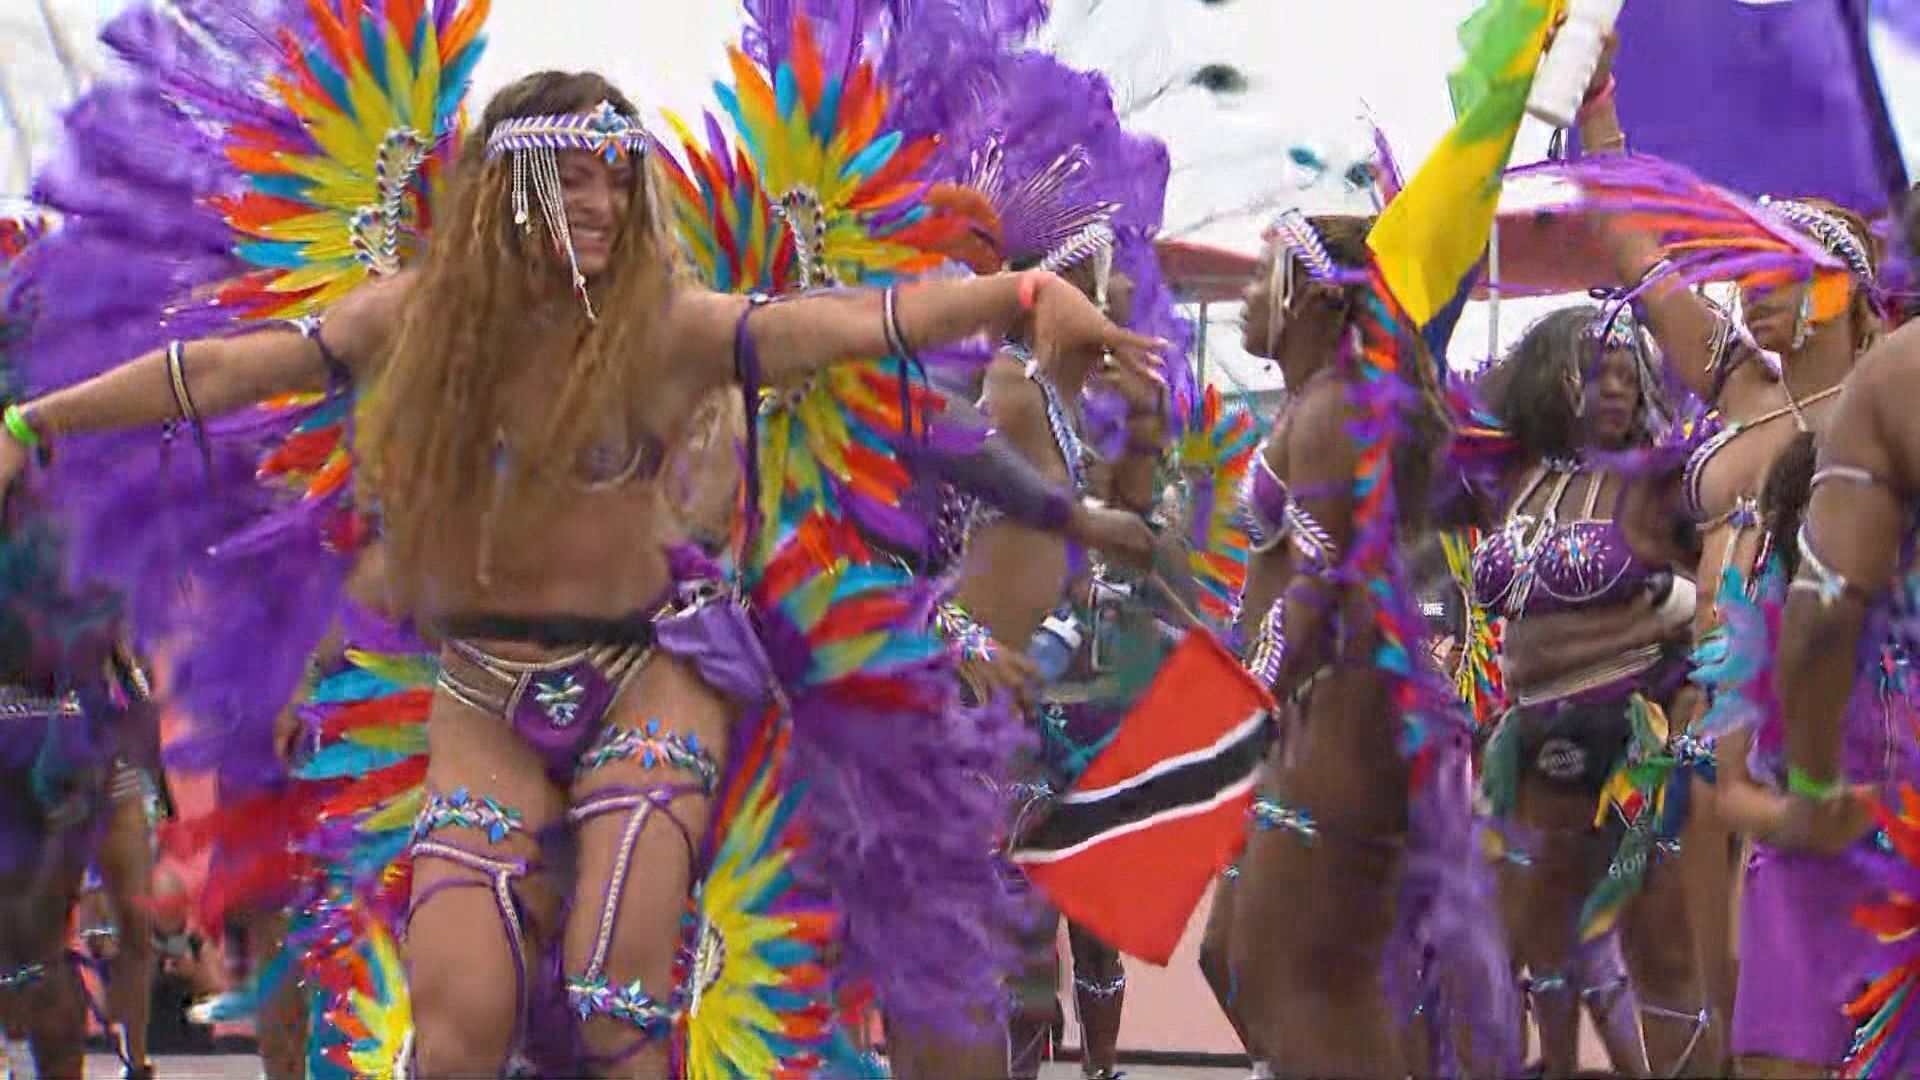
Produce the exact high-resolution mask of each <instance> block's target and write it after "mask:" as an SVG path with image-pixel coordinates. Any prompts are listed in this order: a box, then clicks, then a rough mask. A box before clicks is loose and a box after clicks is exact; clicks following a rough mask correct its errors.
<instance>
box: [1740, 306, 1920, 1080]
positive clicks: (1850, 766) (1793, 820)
mask: <svg viewBox="0 0 1920 1080" xmlns="http://www.w3.org/2000/svg"><path fill="white" fill-rule="evenodd" d="M1916 346H1920V330H1916V328H1915V327H1913V326H1911V325H1909V326H1905V327H1902V328H1901V329H1900V330H1898V331H1896V332H1895V333H1894V334H1892V335H1891V336H1889V337H1888V338H1887V339H1886V340H1885V341H1884V342H1882V343H1881V344H1880V345H1879V346H1877V347H1876V348H1875V349H1874V350H1873V351H1872V352H1871V353H1869V354H1868V356H1867V358H1866V359H1865V360H1864V361H1863V362H1862V363H1861V365H1860V367H1859V370H1858V371H1856V372H1855V373H1854V374H1853V375H1852V377H1851V378H1850V379H1849V381H1848V386H1847V389H1846V391H1845V392H1844V393H1843V394H1842V395H1841V398H1840V405H1839V408H1838V410H1837V411H1836V412H1835V413H1834V415H1833V417H1832V422H1831V423H1830V424H1829V425H1828V427H1827V430H1826V433H1825V434H1824V435H1823V437H1822V438H1821V440H1820V445H1819V453H1818V458H1817V467H1816V468H1815V469H1814V470H1813V474H1812V477H1811V480H1810V483H1811V485H1812V497H1811V501H1810V503H1809V504H1808V508H1807V514H1806V520H1805V523H1804V524H1802V525H1801V526H1800V528H1799V529H1798V532H1797V535H1796V536H1795V537H1794V538H1793V540H1792V541H1791V543H1792V544H1793V547H1794V549H1795V550H1797V552H1798V569H1797V570H1796V571H1795V572H1794V574H1793V576H1792V579H1791V582H1790V584H1788V585H1787V586H1786V587H1787V589H1788V592H1787V595H1786V600H1785V612H1784V615H1783V616H1782V617H1781V623H1780V631H1779V633H1780V646H1779V655H1778V664H1777V667H1775V668H1774V669H1773V670H1772V671H1767V670H1766V668H1765V664H1764V660H1765V657H1764V653H1763V654H1762V655H1761V656H1759V657H1755V658H1754V659H1756V660H1759V661H1760V668H1761V670H1760V672H1759V673H1757V674H1756V675H1755V683H1756V688H1757V689H1759V690H1763V691H1764V690H1767V689H1775V688H1777V693H1778V704H1779V710H1780V713H1781V717H1780V720H1781V721H1782V722H1783V731H1782V730H1781V729H1775V730H1774V731H1772V732H1769V731H1767V730H1766V728H1764V727H1763V728H1762V729H1761V731H1760V732H1757V733H1756V734H1755V735H1754V740H1753V741H1754V746H1755V752H1754V758H1755V772H1756V774H1757V775H1760V776H1766V777H1770V778H1779V779H1780V783H1781V788H1780V789H1777V790H1784V794H1785V797H1786V800H1787V805H1786V809H1785V812H1784V814H1783V815H1782V817H1783V819H1784V821H1783V831H1788V832H1790V833H1794V834H1798V835H1800V836H1801V837H1804V838H1808V839H1810V840H1811V843H1810V845H1808V846H1811V847H1813V848H1814V850H1815V852H1816V853H1814V854H1794V855H1779V856H1776V857H1775V858H1774V859H1773V860H1772V863H1773V870H1774V875H1775V877H1776V879H1777V883H1776V886H1775V888H1774V889H1772V890H1770V892H1771V895H1770V896H1768V897H1766V898H1764V899H1762V900H1759V901H1756V898H1754V897H1753V896H1752V895H1751V894H1750V895H1749V897H1748V901H1747V902H1748V903H1749V905H1753V904H1755V903H1756V902H1760V903H1764V905H1765V907H1764V909H1763V911H1764V913H1765V914H1766V915H1767V916H1768V917H1769V921H1770V922H1773V923H1775V924H1776V925H1777V926H1778V927H1779V929H1778V930H1775V931H1772V932H1771V933H1769V934H1768V939H1769V940H1774V941H1780V940H1784V939H1785V938H1789V937H1792V938H1797V939H1800V940H1798V941H1796V942H1795V943H1794V944H1795V945H1796V947H1794V948H1792V949H1790V950H1789V951H1788V953H1787V955H1786V956H1785V957H1783V958H1782V960H1783V961H1784V962H1787V963H1794V964H1808V963H1811V962H1813V961H1814V960H1815V959H1816V958H1817V959H1818V961H1819V962H1820V966H1819V967H1817V968H1807V967H1796V969H1795V970H1796V974H1795V975H1792V976H1776V977H1777V978H1779V977H1792V978H1800V979H1803V980H1817V981H1812V982H1811V985H1806V984H1805V983H1803V984H1802V989H1803V991H1811V995H1810V997H1803V996H1801V995H1798V994H1796V995H1791V996H1789V995H1787V994H1785V993H1779V994H1778V996H1772V995H1767V994H1757V995H1756V997H1757V1000H1756V1002H1755V1007H1756V1009H1757V1010H1759V1011H1757V1012H1756V1020H1758V1019H1760V1018H1761V1017H1762V1016H1764V1017H1765V1018H1766V1019H1768V1020H1771V1021H1772V1024H1771V1025H1770V1026H1769V1030H1767V1031H1765V1032H1762V1031H1755V1032H1754V1036H1755V1038H1754V1039H1753V1040H1752V1042H1751V1043H1749V1044H1748V1051H1749V1052H1750V1053H1764V1054H1766V1055H1768V1056H1769V1057H1772V1058H1774V1059H1775V1060H1774V1061H1772V1062H1769V1063H1766V1064H1767V1066H1768V1068H1769V1070H1770V1071H1768V1072H1766V1073H1764V1074H1760V1073H1756V1075H1788V1074H1790V1073H1798V1074H1799V1075H1805V1074H1806V1072H1807V1071H1808V1067H1809V1066H1812V1067H1816V1068H1817V1069H1818V1070H1819V1071H1821V1072H1825V1073H1828V1074H1838V1075H1846V1076H1905V1075H1910V1074H1911V1073H1912V1071H1913V1069H1914V1068H1915V1066H1916V1064H1920V1058H1917V1057H1916V1053H1915V1048H1916V1046H1917V1045H1920V1044H1917V1043H1916V1041H1915V1039H1914V1021H1913V1012H1912V1008H1911V1006H1910V1004H1909V1002H1910V1000H1911V995H1912V992H1913V990H1914V988H1915V978H1916V973H1917V972H1920V965H1916V963H1915V961H1914V959H1913V952H1912V947H1911V942H1912V940H1913V938H1912V932H1913V926H1914V920H1913V917H1912V901H1911V899H1910V898H1911V897H1912V896H1913V895H1914V893H1915V880H1916V879H1915V866H1916V865H1920V848H1916V846H1915V844H1914V838H1915V836H1916V835H1917V834H1916V831H1915V827H1914V823H1915V806H1916V802H1915V793H1914V783H1915V780H1914V776H1913V770H1914V766H1913V762H1914V747H1913V743H1912V740H1913V738H1914V727H1913V718H1914V705H1913V702H1914V700H1915V699H1914V696H1913V687H1912V685H1911V680H1912V669H1911V665H1910V662H1909V660H1908V657H1909V656H1910V655H1911V653H1912V649H1913V647H1914V639H1913V626H1914V623H1913V613H1914V610H1915V600H1916V592H1915V582H1914V580H1913V577H1912V572H1913V552H1914V520H1915V518H1914V507H1915V505H1916V492H1917V491H1920V488H1916V487H1915V482H1914V479H1913V478H1914V477H1915V476H1920V444H1916V442H1915V438H1914V433H1915V429H1914V427H1913V425H1912V423H1911V418H1910V417H1909V416H1907V415H1903V410H1905V409H1907V408H1909V404H1908V403H1910V402H1911V401H1912V400H1913V399H1912V394H1913V392H1914V389H1915V387H1916V386H1920V348H1916ZM1782 541H1783V543H1784V542H1786V540H1785V538H1782ZM1776 558H1778V556H1776ZM1777 590H1778V585H1777V583H1776V585H1775V590H1774V595H1775V597H1777V595H1778V592H1777ZM1762 595H1763V596H1764V595H1766V594H1765V593H1764V592H1763V594H1762ZM1738 629H1739V627H1738V624H1736V637H1735V641H1736V642H1738V641H1739V640H1740V638H1739V635H1738V633H1737V630H1738ZM1755 632H1764V627H1756V628H1755ZM1769 719H1770V718H1769ZM1782 734H1783V735H1784V738H1782V737H1781V735H1782ZM1769 763H1770V764H1771V765H1772V766H1773V767H1772V769H1768V768H1767V767H1766V766H1767V765H1768V764H1769ZM1782 766H1784V769H1782ZM1890 777H1892V778H1897V779H1898V780H1899V782H1900V783H1899V789H1898V791H1897V792H1894V791H1888V792H1887V793H1886V798H1887V804H1888V809H1887V810H1885V811H1883V812H1882V814H1881V821H1882V823H1883V824H1884V826H1885V832H1886V836H1885V838H1884V839H1876V840H1874V841H1863V842H1858V843H1855V844H1853V845H1852V846H1851V848H1850V849H1849V841H1850V840H1853V839H1854V838H1855V837H1857V836H1858V834H1859V829H1858V825H1859V822H1858V815H1857V806H1856V805H1855V804H1856V797H1857V794H1856V789H1855V788H1854V787H1853V786H1852V785H1854V784H1859V783H1864V784H1870V785H1871V784H1881V783H1885V782H1887V781H1888V780H1889V778H1890ZM1863 879H1864V880H1863ZM1869 883H1870V884H1872V885H1874V886H1877V888H1874V889H1872V890H1870V892H1873V893H1879V894H1880V895H1875V896H1871V897H1870V902H1869V903H1866V904H1863V905H1861V906H1860V907H1859V908H1858V909H1857V910H1855V911H1854V912H1853V913H1852V919H1851V921H1852V922H1853V923H1854V924H1855V925H1852V926H1849V925H1847V924H1848V922H1849V921H1850V920H1849V915H1848V913H1847V912H1846V911H1845V909H1844V905H1845V904H1846V903H1848V901H1849V900H1850V899H1857V898H1858V895H1859V892H1860V890H1861V888H1862V886H1863V885H1864V884H1869ZM1750 888H1751V885H1750ZM1759 914H1760V913H1759V912H1756V917H1758V915H1759ZM1743 922H1744V919H1743ZM1869 934H1877V935H1878V936H1879V938H1880V940H1881V942H1882V943H1884V947H1883V948H1880V949H1869V950H1866V951H1864V952H1863V951H1862V948H1861V946H1862V945H1864V944H1867V943H1869V942H1870V941H1871V938H1869V937H1868V935H1869ZM1802 944H1804V952H1803V951H1802V948H1800V947H1797V946H1800V945H1802ZM1759 959H1760V958H1758V957H1756V958H1755V959H1754V960H1747V961H1745V962H1744V963H1743V965H1742V968H1743V970H1742V976H1743V977H1742V985H1741V994H1742V997H1741V999H1740V1002H1739V1005H1738V1007H1739V1008H1740V1009H1741V1010H1742V1011H1745V1009H1746V1008H1747V1003H1746V998H1745V994H1746V993H1747V990H1748V987H1747V985H1746V980H1745V977H1744V976H1745V974H1746V972H1745V970H1744V969H1745V966H1746V964H1747V963H1754V962H1756V960H1759ZM1761 962H1765V961H1761ZM1862 987H1864V989H1863V992H1861V993H1860V996H1859V997H1858V998H1857V999H1856V1000H1854V1001H1853V1002H1851V1003H1850V1004H1849V1005H1847V1007H1846V1009H1845V1012H1844V1013H1837V1012H1835V1011H1829V1008H1828V1007H1830V1006H1833V1005H1834V1004H1836V1003H1837V1001H1838V1000H1844V997H1845V995H1846V994H1848V993H1851V992H1852V991H1854V990H1856V989H1861V988H1862ZM1772 989H1773V990H1774V991H1776V992H1781V991H1784V990H1786V986H1784V985H1781V984H1778V983H1776V984H1775V985H1774V986H1773V987H1772ZM1836 995H1837V996H1836ZM1816 1002H1818V1003H1819V1004H1820V1005H1822V1006H1823V1007H1822V1008H1820V1009H1819V1011H1817V1012H1814V1011H1811V1010H1802V1009H1800V1008H1798V1006H1800V1005H1806V1006H1812V1005H1814V1004H1815V1003H1816ZM1789 1010H1791V1012H1790V1013H1789V1012H1788V1011H1789ZM1783 1014H1786V1015H1783ZM1842 1017H1844V1018H1845V1022H1843V1021H1842ZM1853 1024H1857V1025H1858V1031H1857V1032H1856V1033H1855V1035H1854V1037H1853V1038H1852V1039H1851V1040H1849V1039H1848V1038H1847V1037H1846V1035H1847V1029H1848V1027H1849V1026H1850V1025H1853ZM1803 1063H1804V1064H1803Z"/></svg>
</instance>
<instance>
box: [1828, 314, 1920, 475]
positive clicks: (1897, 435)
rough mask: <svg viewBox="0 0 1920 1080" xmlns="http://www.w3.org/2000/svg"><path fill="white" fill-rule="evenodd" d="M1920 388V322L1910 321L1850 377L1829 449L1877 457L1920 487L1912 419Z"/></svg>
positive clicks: (1917, 431)
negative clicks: (1914, 403)
mask: <svg viewBox="0 0 1920 1080" xmlns="http://www.w3.org/2000/svg"><path fill="white" fill-rule="evenodd" d="M1916 394H1920V323H1908V324H1907V325H1905V326H1903V327H1901V328H1900V329H1898V330H1896V331H1894V332H1893V333H1892V334H1891V335H1889V336H1888V337H1887V338H1886V339H1885V340H1883V341H1881V342H1880V343H1879V344H1877V345H1875V346H1874V347H1873V348H1872V349H1870V350H1868V352H1867V355H1866V356H1864V357H1862V358H1861V360H1860V362H1859V363H1858V364H1857V365H1855V367H1854V369H1853V372H1852V374H1851V375H1849V376H1848V378H1847V389H1846V391H1845V392H1844V393H1842V394H1841V396H1840V407H1839V409H1838V411H1837V412H1836V413H1835V415H1834V417H1833V419H1832V421H1831V422H1830V423H1829V424H1828V425H1827V429H1826V434H1825V436H1824V442H1825V443H1826V446H1825V449H1826V450H1829V451H1831V452H1832V453H1833V454H1834V455H1835V456H1836V457H1842V458H1846V459H1848V460H1852V461H1860V462H1871V463H1872V465H1874V466H1876V467H1881V468H1886V469H1888V470H1889V471H1890V472H1891V474H1892V475H1891V476H1890V477H1889V479H1893V480H1895V481H1897V482H1898V483H1899V484H1900V486H1901V487H1902V488H1903V489H1904V490H1907V491H1914V490H1920V427H1917V426H1916V425H1914V424H1913V423H1912V422H1911V410H1912V408H1913V405H1912V403H1913V401H1914V399H1915V396H1916Z"/></svg>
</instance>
